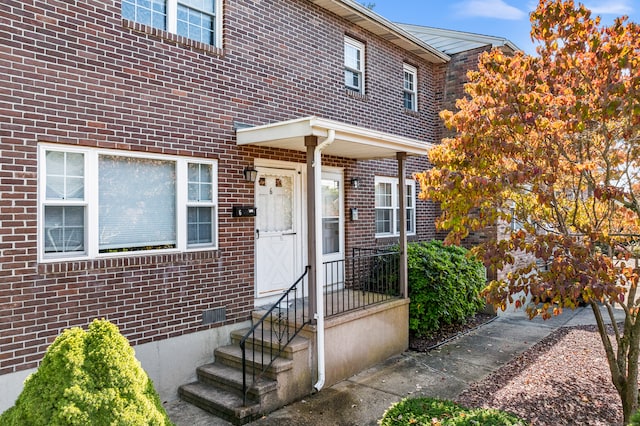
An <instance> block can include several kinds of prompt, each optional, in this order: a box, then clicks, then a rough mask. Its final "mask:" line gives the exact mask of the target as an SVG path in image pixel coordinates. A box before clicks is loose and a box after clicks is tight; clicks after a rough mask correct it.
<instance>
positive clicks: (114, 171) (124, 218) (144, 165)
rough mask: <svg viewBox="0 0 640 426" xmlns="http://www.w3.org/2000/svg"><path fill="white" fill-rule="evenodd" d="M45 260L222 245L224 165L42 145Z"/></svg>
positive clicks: (43, 250) (41, 182)
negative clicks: (220, 213) (220, 192)
mask: <svg viewBox="0 0 640 426" xmlns="http://www.w3.org/2000/svg"><path fill="white" fill-rule="evenodd" d="M40 154H41V158H44V161H43V162H41V164H40V167H41V169H42V173H41V178H40V179H41V181H40V187H41V188H44V191H42V190H41V191H40V197H41V198H40V205H41V209H40V211H41V215H42V216H41V221H40V223H42V224H43V225H42V226H41V233H40V234H41V240H40V241H41V244H40V246H41V247H42V251H41V254H42V258H43V259H57V258H61V257H64V258H67V257H96V256H100V255H101V254H113V253H121V252H131V251H154V250H166V249H174V250H175V249H177V250H187V249H195V248H207V249H211V248H215V247H216V245H217V244H216V243H217V237H216V230H217V214H216V208H217V191H216V186H217V182H216V179H217V164H216V162H215V161H205V160H202V161H199V160H193V159H189V158H182V157H171V156H147V155H137V154H132V153H121V152H116V151H107V150H97V149H76V148H61V147H60V146H49V145H42V146H41V147H40Z"/></svg>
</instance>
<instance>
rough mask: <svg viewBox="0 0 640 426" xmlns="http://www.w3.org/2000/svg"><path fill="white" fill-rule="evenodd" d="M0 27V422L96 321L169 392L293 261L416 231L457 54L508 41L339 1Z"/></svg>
mask: <svg viewBox="0 0 640 426" xmlns="http://www.w3.org/2000/svg"><path fill="white" fill-rule="evenodd" d="M0 14H1V16H2V20H0V61H1V63H2V65H3V67H2V68H3V72H2V73H0V122H1V123H2V124H1V126H0V149H1V156H0V191H1V192H0V224H1V226H0V234H1V235H0V250H1V251H0V253H1V254H0V256H1V258H2V266H1V267H0V330H1V333H0V377H1V378H2V383H3V384H4V385H5V386H3V387H4V391H3V395H2V396H1V397H0V411H1V410H4V409H6V408H8V407H9V406H10V405H11V404H13V401H14V400H15V397H16V396H17V394H18V393H19V391H20V389H21V386H22V382H23V380H24V379H25V377H26V376H27V375H28V374H29V373H30V372H32V371H33V370H34V369H35V368H36V367H37V365H38V363H39V361H40V360H41V358H42V356H43V354H44V352H45V350H46V348H47V347H48V345H49V344H51V342H52V341H53V339H54V338H55V337H56V336H57V335H58V334H60V332H61V331H62V330H64V329H66V328H69V327H72V326H81V327H86V326H87V324H88V323H89V322H90V321H91V320H92V319H94V318H102V317H104V318H107V319H109V320H111V321H113V322H114V323H116V324H117V325H118V326H119V327H120V330H121V331H122V333H123V334H124V335H125V336H126V337H127V338H128V339H129V340H130V342H131V344H132V345H133V346H134V347H135V348H136V351H137V354H138V358H139V359H140V360H141V362H142V364H143V366H144V367H145V368H146V369H147V371H149V373H150V375H151V377H152V378H153V379H154V381H155V383H156V386H157V388H158V390H159V391H160V393H161V396H162V397H163V398H164V399H173V398H175V397H176V389H177V387H178V385H180V384H182V383H185V382H187V381H188V380H189V379H190V377H191V376H192V375H193V374H194V368H195V367H196V366H197V365H199V363H203V362H206V361H207V359H209V358H211V357H213V350H214V349H215V348H216V347H217V346H220V345H223V344H226V343H228V341H229V332H230V331H232V330H234V329H237V328H239V327H243V326H246V325H247V324H248V322H249V318H250V315H251V312H252V311H253V310H254V307H256V306H262V305H265V304H267V303H269V302H272V301H273V300H274V297H275V296H274V295H278V294H280V293H281V292H282V290H283V289H284V288H286V287H287V286H288V285H290V284H291V283H292V282H293V281H294V280H295V279H296V277H298V276H299V275H300V274H301V273H302V272H303V270H304V268H305V266H306V265H307V264H315V265H320V264H321V262H322V261H328V260H333V259H341V258H344V257H345V256H347V254H348V253H350V251H351V250H352V249H353V248H355V247H375V246H378V247H382V246H388V245H390V244H394V243H397V242H398V241H401V240H402V239H408V240H429V239H432V238H435V237H436V233H435V228H434V225H433V219H434V217H435V216H436V214H437V209H436V206H434V205H433V204H431V203H429V202H425V201H420V200H418V199H417V196H416V195H417V192H418V190H419V189H418V188H416V187H415V185H414V183H413V181H412V180H411V174H412V173H413V172H417V171H421V170H423V169H424V168H425V167H428V164H427V161H426V157H425V155H424V154H426V151H427V149H428V147H429V146H430V145H431V144H435V143H438V141H439V140H440V139H441V137H442V135H443V131H444V129H443V128H442V125H441V123H440V121H439V118H438V112H439V111H440V110H441V109H443V108H444V107H449V108H451V107H452V105H453V101H454V99H455V97H457V96H459V94H460V93H461V87H462V83H463V80H464V73H465V72H466V69H467V68H470V67H473V66H474V59H475V57H476V56H477V54H479V53H480V52H481V51H484V50H486V49H489V48H491V47H492V45H493V46H502V47H503V48H505V49H513V48H514V46H513V45H511V44H510V43H509V42H507V41H505V40H502V39H499V38H491V37H485V38H483V37H479V36H475V35H469V34H465V33H459V32H448V33H445V32H443V30H434V29H428V28H424V27H415V26H401V25H396V24H393V23H390V22H389V21H387V20H386V19H384V18H383V17H380V16H378V15H376V14H375V13H374V12H372V11H370V10H368V9H366V8H364V7H362V6H361V5H360V4H359V3H357V2H354V1H352V0H270V1H259V0H258V1H254V0H248V1H237V2H232V1H228V0H209V1H204V0H197V1H196V0H184V1H183V0H155V1H150V2H149V1H142V0H74V1H68V0H64V1H63V0H24V1H22V0H21V1H17V0H5V1H4V2H3V3H2V5H1V6H0ZM447 40H448V42H449V43H453V46H454V47H451V45H448V46H449V47H446V46H445V45H444V44H442V45H439V44H438V43H440V42H444V41H447ZM330 139H331V140H330ZM329 140H330V141H329ZM324 142H328V143H326V144H325V145H326V148H324V146H322V144H323V143H324ZM329 142H330V143H329ZM318 145H321V146H322V147H321V148H324V150H323V151H322V153H321V154H319V155H320V158H321V163H322V169H321V171H320V172H319V173H320V174H319V175H318V176H319V178H318V177H315V178H312V174H313V170H314V167H315V166H317V165H319V164H316V163H314V161H313V159H312V158H310V156H312V154H313V150H314V147H316V146H318ZM321 148H318V149H321ZM397 153H401V155H398V154H397ZM405 157H406V160H405ZM399 164H400V165H401V167H399ZM399 170H403V171H404V179H401V182H400V183H402V181H405V183H406V186H405V187H404V191H402V190H400V189H399V188H402V186H398V180H399V179H398V173H399ZM254 171H255V172H257V177H255V180H253V179H250V178H251V176H249V175H251V174H252V173H253V172H254ZM252 180H253V181H252ZM314 191H316V192H321V194H322V197H320V199H321V200H322V201H321V206H317V205H316V204H314V203H311V202H310V201H309V198H310V194H311V193H312V192H314ZM403 192H404V193H405V194H406V195H407V197H402V196H401V195H402V193H403ZM403 198H405V200H404V201H402V199H403ZM400 203H406V204H404V205H406V213H404V214H403V213H402V212H401V211H400V209H399V208H398V207H399V206H401V205H403V204H400ZM247 206H248V208H247ZM313 209H315V210H314V211H313V212H312V211H311V210H313ZM254 212H257V215H256V216H253V215H252V214H253V213H254ZM312 213H313V214H314V215H315V216H316V218H315V219H314V220H315V221H316V222H318V223H320V225H319V226H318V227H316V228H312V227H311V226H309V224H308V223H309V217H311V216H313V215H312ZM403 216H406V217H405V219H406V220H405V221H406V223H407V227H406V232H405V230H403V229H400V228H402V227H400V226H399V224H400V223H401V220H400V219H401V218H402V217H403ZM316 229H318V232H316V231H315V230H316ZM314 238H317V239H321V241H322V242H321V243H320V245H318V247H319V250H317V252H318V254H317V255H316V254H315V253H314V252H313V250H312V251H310V249H309V245H310V244H311V243H310V242H311V241H312V240H313V239H314ZM320 252H321V254H320ZM312 257H313V259H312ZM211 318H214V319H213V320H211ZM177 359H179V361H180V362H179V363H177V362H176V360H177ZM178 364H179V365H178Z"/></svg>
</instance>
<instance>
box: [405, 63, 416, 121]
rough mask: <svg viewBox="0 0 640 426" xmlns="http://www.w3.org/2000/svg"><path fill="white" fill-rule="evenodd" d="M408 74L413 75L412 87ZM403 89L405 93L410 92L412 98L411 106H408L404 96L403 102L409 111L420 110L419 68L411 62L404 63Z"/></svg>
mask: <svg viewBox="0 0 640 426" xmlns="http://www.w3.org/2000/svg"><path fill="white" fill-rule="evenodd" d="M407 75H410V76H411V82H410V86H412V87H410V86H409V85H407ZM402 90H403V94H408V95H409V96H411V98H412V101H413V102H412V105H411V108H407V104H406V103H405V99H404V96H403V98H402V104H403V105H404V107H405V109H407V110H409V111H418V69H417V68H416V67H414V66H412V65H409V64H402Z"/></svg>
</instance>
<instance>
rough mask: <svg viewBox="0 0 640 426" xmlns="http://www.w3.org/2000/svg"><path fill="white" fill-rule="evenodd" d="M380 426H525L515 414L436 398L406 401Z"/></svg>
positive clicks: (386, 417)
mask: <svg viewBox="0 0 640 426" xmlns="http://www.w3.org/2000/svg"><path fill="white" fill-rule="evenodd" d="M378 424H380V426H405V425H406V426H409V425H411V426H432V425H440V426H466V425H474V426H475V425H483V426H524V425H526V424H528V423H527V422H526V421H525V420H522V419H520V418H518V417H516V416H514V415H513V414H510V413H507V412H504V411H500V410H495V409H492V408H474V409H468V408H465V407H462V406H460V405H458V404H456V403H454V402H451V401H446V400H441V399H435V398H405V399H403V400H402V401H400V402H397V403H395V404H393V405H392V406H391V407H389V409H387V411H385V413H384V415H383V416H382V419H380V421H379V422H378Z"/></svg>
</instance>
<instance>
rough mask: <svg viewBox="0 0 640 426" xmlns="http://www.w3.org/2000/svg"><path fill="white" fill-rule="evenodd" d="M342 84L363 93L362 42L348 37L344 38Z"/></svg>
mask: <svg viewBox="0 0 640 426" xmlns="http://www.w3.org/2000/svg"><path fill="white" fill-rule="evenodd" d="M344 84H345V86H346V88H347V89H349V90H353V91H354V92H357V93H361V94H364V44H362V43H360V42H359V41H357V40H354V39H352V38H350V37H345V38H344Z"/></svg>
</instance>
